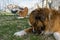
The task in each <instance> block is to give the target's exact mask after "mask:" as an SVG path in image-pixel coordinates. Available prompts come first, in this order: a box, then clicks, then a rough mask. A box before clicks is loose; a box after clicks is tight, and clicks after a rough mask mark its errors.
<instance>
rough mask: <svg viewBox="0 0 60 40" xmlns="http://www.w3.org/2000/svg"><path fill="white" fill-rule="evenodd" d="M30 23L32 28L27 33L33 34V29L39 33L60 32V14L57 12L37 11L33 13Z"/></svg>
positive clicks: (42, 9)
mask: <svg viewBox="0 0 60 40" xmlns="http://www.w3.org/2000/svg"><path fill="white" fill-rule="evenodd" d="M49 16H50V18H49ZM29 21H30V23H31V26H32V27H31V28H29V29H26V30H25V31H26V32H32V30H33V28H34V30H35V31H36V32H37V33H40V32H42V31H45V32H60V12H58V11H57V10H54V9H48V8H39V9H35V10H33V11H32V12H31V14H30V17H29Z"/></svg>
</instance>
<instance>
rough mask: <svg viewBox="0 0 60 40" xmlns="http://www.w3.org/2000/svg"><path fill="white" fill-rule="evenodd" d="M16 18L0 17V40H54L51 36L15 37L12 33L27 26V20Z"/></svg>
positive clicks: (30, 35)
mask: <svg viewBox="0 0 60 40" xmlns="http://www.w3.org/2000/svg"><path fill="white" fill-rule="evenodd" d="M16 17H17V16H12V15H10V16H7V15H0V40H54V38H53V36H52V35H49V36H45V35H36V34H28V35H25V36H23V37H16V36H14V33H15V32H17V31H20V30H23V29H25V28H28V27H30V26H29V25H28V19H27V18H24V19H17V18H16Z"/></svg>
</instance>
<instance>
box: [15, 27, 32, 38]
mask: <svg viewBox="0 0 60 40" xmlns="http://www.w3.org/2000/svg"><path fill="white" fill-rule="evenodd" d="M32 29H33V28H32V27H30V28H27V29H24V30H22V31H19V32H16V33H14V35H15V36H20V37H21V36H24V35H26V34H28V33H31V32H32Z"/></svg>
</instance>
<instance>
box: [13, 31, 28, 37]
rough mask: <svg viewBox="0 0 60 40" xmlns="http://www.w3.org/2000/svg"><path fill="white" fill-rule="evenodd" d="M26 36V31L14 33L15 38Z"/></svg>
mask: <svg viewBox="0 0 60 40" xmlns="http://www.w3.org/2000/svg"><path fill="white" fill-rule="evenodd" d="M26 34H27V33H26V32H25V31H24V30H22V31H19V32H16V33H14V35H15V36H19V37H21V36H24V35H26Z"/></svg>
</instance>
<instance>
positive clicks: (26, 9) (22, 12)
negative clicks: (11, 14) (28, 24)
mask: <svg viewBox="0 0 60 40" xmlns="http://www.w3.org/2000/svg"><path fill="white" fill-rule="evenodd" d="M27 14H28V8H27V7H25V8H24V10H22V11H19V16H20V17H26V16H27Z"/></svg>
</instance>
